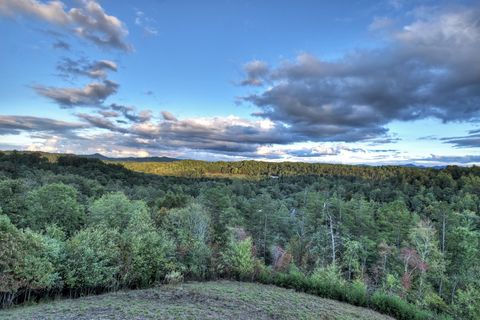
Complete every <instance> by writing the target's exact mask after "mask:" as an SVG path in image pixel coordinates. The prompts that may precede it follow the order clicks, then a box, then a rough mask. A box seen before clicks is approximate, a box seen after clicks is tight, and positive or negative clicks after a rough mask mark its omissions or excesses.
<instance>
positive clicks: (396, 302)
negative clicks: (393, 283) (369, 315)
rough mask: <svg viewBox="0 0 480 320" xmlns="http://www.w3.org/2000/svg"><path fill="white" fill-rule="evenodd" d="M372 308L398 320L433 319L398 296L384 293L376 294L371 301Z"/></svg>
mask: <svg viewBox="0 0 480 320" xmlns="http://www.w3.org/2000/svg"><path fill="white" fill-rule="evenodd" d="M370 307H371V308H372V309H374V310H377V311H378V312H381V313H384V314H388V315H390V316H392V317H395V318H396V319H398V320H423V319H432V315H431V314H429V313H427V312H425V311H420V310H418V309H417V307H415V306H414V305H412V304H409V303H408V302H406V301H405V300H402V299H401V298H400V297H397V296H390V295H386V294H383V293H378V292H376V293H374V294H373V295H372V297H371V299H370Z"/></svg>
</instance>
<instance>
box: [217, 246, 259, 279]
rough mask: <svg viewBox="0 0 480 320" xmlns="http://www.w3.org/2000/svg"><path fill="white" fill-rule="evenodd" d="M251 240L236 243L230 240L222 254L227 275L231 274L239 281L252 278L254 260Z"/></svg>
mask: <svg viewBox="0 0 480 320" xmlns="http://www.w3.org/2000/svg"><path fill="white" fill-rule="evenodd" d="M252 246H253V245H252V238H250V237H248V238H246V239H243V240H240V241H237V240H235V239H233V237H232V238H231V239H230V241H229V243H228V246H227V249H226V250H225V252H224V253H223V254H222V258H223V263H224V265H225V268H226V271H227V274H232V275H234V276H236V277H238V278H240V279H248V278H251V277H252V276H253V271H254V267H255V258H254V257H253V254H252V253H253V247H252Z"/></svg>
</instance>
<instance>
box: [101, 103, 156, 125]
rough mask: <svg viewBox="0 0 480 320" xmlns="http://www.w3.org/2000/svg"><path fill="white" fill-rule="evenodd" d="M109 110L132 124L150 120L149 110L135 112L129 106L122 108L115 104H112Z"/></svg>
mask: <svg viewBox="0 0 480 320" xmlns="http://www.w3.org/2000/svg"><path fill="white" fill-rule="evenodd" d="M110 108H111V109H112V110H113V111H118V112H120V113H121V114H122V115H123V116H124V117H125V118H126V119H127V120H129V121H130V122H134V123H142V122H147V121H150V120H151V119H152V112H151V111H150V110H143V111H140V112H138V113H137V112H135V108H134V107H131V106H124V105H120V104H116V103H112V104H111V105H110Z"/></svg>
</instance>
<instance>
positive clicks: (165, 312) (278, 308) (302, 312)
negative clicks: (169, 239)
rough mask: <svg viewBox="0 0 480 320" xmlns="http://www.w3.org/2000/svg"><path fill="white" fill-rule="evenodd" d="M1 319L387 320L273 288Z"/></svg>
mask: <svg viewBox="0 0 480 320" xmlns="http://www.w3.org/2000/svg"><path fill="white" fill-rule="evenodd" d="M0 319H332V320H333V319H336V320H354V319H368V320H377V319H378V320H386V319H392V318H390V317H387V316H384V315H381V314H379V313H377V312H374V311H371V310H368V309H364V308H359V307H355V306H352V305H349V304H345V303H341V302H338V301H334V300H328V299H322V298H319V297H316V296H312V295H308V294H304V293H298V292H295V291H293V290H287V289H283V288H277V287H274V286H268V285H262V284H254V283H242V282H233V281H216V282H192V283H185V284H180V285H176V286H161V287H157V288H153V289H146V290H130V291H120V292H114V293H108V294H103V295H99V296H89V297H84V298H79V299H65V300H57V301H52V302H48V303H40V304H37V305H33V306H20V307H15V308H11V309H7V310H2V311H0Z"/></svg>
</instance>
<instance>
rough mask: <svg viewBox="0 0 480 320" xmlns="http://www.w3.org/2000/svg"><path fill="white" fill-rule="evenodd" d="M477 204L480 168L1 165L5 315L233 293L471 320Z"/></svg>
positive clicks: (23, 159)
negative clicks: (209, 283) (135, 296)
mask: <svg viewBox="0 0 480 320" xmlns="http://www.w3.org/2000/svg"><path fill="white" fill-rule="evenodd" d="M125 166H126V167H128V168H130V169H134V170H135V171H144V172H146V173H156V175H153V174H145V173H141V172H133V171H130V170H128V169H127V168H125ZM202 170H203V171H202ZM199 172H200V174H198V173H199ZM209 174H213V175H217V176H220V178H215V179H213V178H211V175H210V176H209ZM238 175H241V176H242V177H243V178H245V177H246V178H245V179H232V178H231V177H237V176H238ZM479 196H480V171H479V169H478V168H477V167H472V168H461V167H454V166H452V167H447V168H445V169H441V170H438V169H420V168H405V167H364V166H344V165H324V164H313V165H312V164H303V163H265V162H254V161H248V162H235V163H207V162H198V161H179V162H172V163H128V164H123V165H121V164H112V163H104V162H101V161H99V160H95V159H84V158H79V157H74V156H60V157H57V158H55V159H54V160H53V161H52V158H46V157H44V156H43V155H40V154H35V153H28V154H26V153H20V152H13V153H8V154H6V153H0V210H1V211H0V243H1V246H0V299H1V300H0V303H1V305H2V306H7V305H10V304H13V303H18V302H23V301H28V300H34V299H39V298H42V297H54V296H56V295H70V296H78V295H85V294H91V293H98V292H102V291H105V290H116V289H119V288H140V287H147V286H151V285H154V284H157V283H163V282H178V281H182V280H183V279H195V280H204V279H216V278H221V277H228V278H238V279H243V280H257V281H262V282H267V283H275V284H277V285H283V286H287V287H294V288H296V289H300V290H304V291H308V292H313V293H317V294H320V295H322V296H325V297H331V298H335V299H339V300H344V301H348V302H350V303H354V304H358V305H364V306H369V307H373V308H374V309H377V310H379V311H382V312H384V313H387V314H392V315H394V316H396V317H398V318H401V317H402V314H404V315H405V314H408V315H407V316H405V317H404V318H405V319H408V318H409V317H410V318H412V317H413V316H411V315H412V314H414V315H417V314H418V317H419V318H422V317H423V316H422V315H425V314H426V316H425V318H428V317H429V316H434V317H436V318H439V317H440V315H442V317H445V318H448V317H452V318H454V319H478V318H479V317H480V290H479V289H478V288H480V280H479V279H480V277H479V275H480V264H479V262H480V252H479V251H480V221H479V215H478V213H479V206H480V200H479ZM392 310H397V311H392ZM398 310H403V311H398ZM406 310H407V311H406ZM408 310H410V311H408ZM412 310H413V311H412ZM416 310H419V311H418V312H417V311H416ZM421 310H425V312H427V313H422V312H423V311H421Z"/></svg>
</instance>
